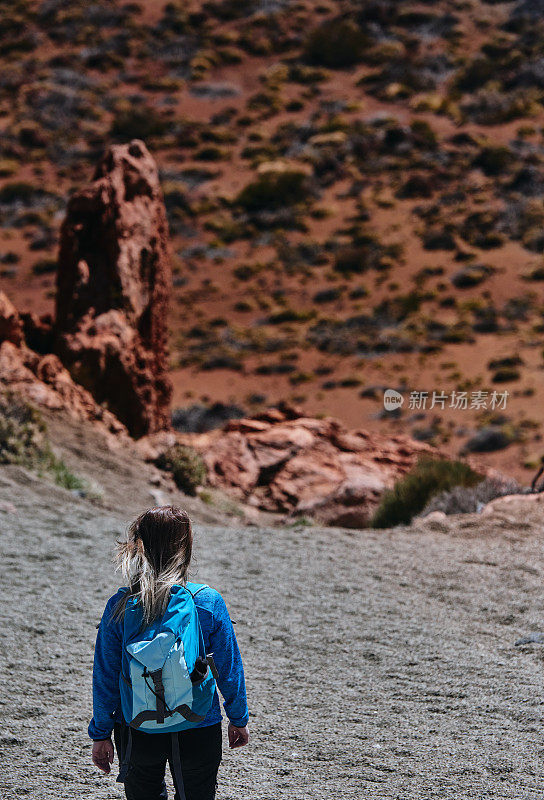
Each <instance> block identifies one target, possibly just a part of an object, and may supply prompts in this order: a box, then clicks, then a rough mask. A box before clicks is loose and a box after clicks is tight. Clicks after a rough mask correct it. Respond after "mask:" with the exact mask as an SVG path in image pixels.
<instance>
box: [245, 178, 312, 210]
mask: <svg viewBox="0 0 544 800" xmlns="http://www.w3.org/2000/svg"><path fill="white" fill-rule="evenodd" d="M306 177H307V176H306V175H305V174H304V173H303V172H296V171H294V170H286V171H285V172H264V173H263V174H262V175H259V177H258V178H257V180H256V181H253V182H252V183H248V185H247V186H245V187H244V188H243V189H242V191H241V192H240V193H239V195H238V197H237V203H238V204H239V205H240V206H242V208H244V209H245V210H246V211H263V210H266V209H276V208H282V207H284V206H293V205H296V204H297V203H301V202H303V201H304V200H306V199H307V197H308V194H309V188H308V182H307V180H306Z"/></svg>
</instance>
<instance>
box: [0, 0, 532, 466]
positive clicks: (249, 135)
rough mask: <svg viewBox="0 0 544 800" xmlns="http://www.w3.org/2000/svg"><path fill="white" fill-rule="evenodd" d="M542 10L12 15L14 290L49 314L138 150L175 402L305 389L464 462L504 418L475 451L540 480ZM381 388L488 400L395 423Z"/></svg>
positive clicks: (321, 409) (154, 7) (20, 9)
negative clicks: (165, 241) (83, 202)
mask: <svg viewBox="0 0 544 800" xmlns="http://www.w3.org/2000/svg"><path fill="white" fill-rule="evenodd" d="M542 15H543V9H542V4H541V3H540V2H527V0H518V1H517V2H506V3H497V2H495V0H487V2H483V1H482V2H478V1H477V0H440V2H433V3H430V2H423V3H414V2H404V1H403V2H394V1H393V0H372V1H370V0H369V2H365V3H356V2H350V1H349V0H345V1H343V2H333V0H326V1H324V2H319V3H310V2H302V1H301V2H288V0H278V2H256V0H210V2H206V3H196V2H195V3H192V4H191V3H185V2H170V3H165V2H162V1H159V0H149V1H148V2H145V3H137V2H132V3H122V2H120V1H119V0H116V1H115V2H113V1H112V0H108V1H107V2H106V0H97V2H94V3H93V4H92V5H89V4H88V3H87V2H80V0H74V1H73V2H70V3H69V4H67V3H65V2H62V0H44V1H43V2H34V0H18V2H16V3H9V4H4V5H3V7H2V9H0V27H1V28H2V30H4V31H5V32H6V36H5V37H4V40H3V43H2V47H1V48H0V66H1V74H2V77H1V79H0V108H1V112H2V113H1V116H0V130H1V132H2V137H1V142H0V215H1V217H2V227H1V230H0V282H1V285H2V288H3V289H5V291H6V292H7V294H8V295H9V297H10V298H11V299H12V300H13V302H14V303H15V305H16V306H17V308H19V309H20V310H21V311H33V312H35V313H38V314H44V313H50V312H51V311H52V310H53V300H54V281H55V277H54V271H55V263H56V255H57V247H58V229H59V225H60V221H61V219H62V217H63V214H64V207H65V204H66V198H67V197H68V196H69V194H70V193H71V192H72V191H74V190H75V189H76V188H78V187H79V186H80V185H81V184H83V183H85V182H86V181H87V180H88V179H89V178H90V176H91V173H92V171H93V167H94V164H95V163H96V161H97V160H98V158H99V157H100V155H101V154H102V152H103V151H104V149H105V148H106V146H107V145H108V144H109V143H111V142H112V141H119V142H126V141H128V140H130V139H131V138H134V137H138V138H142V139H144V140H145V141H146V143H147V145H148V146H149V148H150V149H151V151H152V153H153V155H154V157H155V158H156V159H157V161H158V163H159V165H160V171H161V172H160V174H161V182H162V187H163V191H164V194H165V199H166V205H167V212H168V216H169V225H170V233H171V244H172V252H173V258H174V269H175V291H174V296H173V298H172V301H173V302H172V306H171V312H170V330H171V335H170V340H171V341H170V344H171V371H172V377H173V379H174V385H175V393H174V405H175V406H177V407H186V406H189V405H191V404H193V403H207V402H210V401H216V400H220V401H223V402H229V403H233V404H236V405H238V406H241V407H242V408H243V409H244V410H246V411H249V412H253V411H256V410H259V409H260V408H262V407H263V406H265V405H267V404H271V403H274V402H276V401H278V400H280V399H288V400H290V401H294V402H298V403H302V404H303V405H304V406H305V407H306V408H307V412H308V414H310V415H316V414H321V413H327V414H333V415H335V416H337V417H339V418H341V419H342V420H343V421H344V422H345V423H346V424H347V425H349V426H355V425H357V426H360V425H364V426H365V427H366V428H368V429H370V430H375V431H380V432H383V433H391V432H392V431H395V432H396V431H402V432H403V433H409V434H411V435H414V436H415V437H416V438H418V439H420V440H424V441H427V442H429V443H431V444H435V445H437V446H440V447H445V448H446V449H447V450H448V451H449V452H451V453H455V454H457V453H458V452H459V451H460V449H462V448H463V447H464V445H465V444H466V442H467V441H469V440H471V439H472V438H473V436H474V434H475V433H476V431H477V430H479V429H482V428H485V429H489V427H491V429H492V433H493V432H495V433H498V434H499V436H498V438H497V437H496V438H495V440H494V441H495V445H493V446H496V443H497V442H498V443H499V444H498V446H499V448H500V449H498V450H496V451H493V452H484V453H482V454H481V455H478V456H477V458H479V459H480V460H481V462H482V463H485V464H488V465H491V466H494V467H499V468H500V469H502V470H503V471H505V472H507V473H509V474H511V475H514V476H516V477H518V478H520V479H522V480H523V481H524V482H527V481H528V479H529V477H530V475H531V474H532V472H533V471H534V469H535V467H536V465H537V463H538V460H539V458H540V455H541V451H542V444H541V435H542V433H541V419H540V413H539V412H540V401H539V393H540V391H541V389H542V384H543V372H542V367H543V360H542V348H543V344H544V333H543V332H544V328H543V324H542V313H543V310H544V306H543V303H542V291H541V281H542V279H543V277H544V268H543V263H542V252H543V251H544V238H543V236H542V227H543V223H544V207H543V204H542V194H543V187H544V163H543V158H544V142H543V135H542V130H543V128H544V109H543V105H542V98H543V89H544V77H543V67H542V65H543V57H544V52H543V48H544V45H543V44H542V42H543V41H544V37H543V32H544V28H543V24H544V23H543V22H542ZM388 386H391V387H395V388H401V389H402V390H403V391H404V393H405V397H406V400H407V399H408V393H409V392H410V391H419V390H426V391H429V392H431V393H432V391H433V390H436V391H438V392H444V393H445V394H447V395H448V398H450V396H451V392H452V391H466V392H467V393H468V397H469V403H470V399H471V397H472V395H471V393H472V392H478V391H486V392H488V393H489V395H488V397H487V401H486V405H487V408H482V407H480V408H478V407H476V408H472V409H471V408H468V409H462V408H461V409H454V408H449V407H448V405H446V406H445V407H444V408H441V407H440V404H438V405H437V406H436V407H435V408H434V409H432V410H431V409H429V408H427V409H426V410H423V411H420V410H418V409H410V408H408V402H406V403H405V405H404V408H403V410H402V411H401V412H400V413H398V414H397V413H395V414H391V413H388V412H384V411H383V404H382V387H388ZM505 390H506V391H508V393H509V395H508V398H507V404H506V408H505V409H502V408H498V409H497V408H495V409H493V408H491V407H490V405H491V404H490V402H489V401H490V396H491V392H493V391H497V392H504V391H505ZM484 438H485V437H484ZM486 441H487V442H489V438H487V439H486ZM484 446H485V445H484ZM470 447H471V448H472V449H473V448H481V447H482V445H481V444H480V443H478V441H477V442H475V443H474V442H473V443H472V444H471V445H470Z"/></svg>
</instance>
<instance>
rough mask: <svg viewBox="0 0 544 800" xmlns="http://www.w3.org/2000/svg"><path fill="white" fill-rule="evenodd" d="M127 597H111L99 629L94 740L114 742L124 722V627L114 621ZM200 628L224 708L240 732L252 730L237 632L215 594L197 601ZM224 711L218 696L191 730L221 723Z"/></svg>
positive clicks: (204, 593)
mask: <svg viewBox="0 0 544 800" xmlns="http://www.w3.org/2000/svg"><path fill="white" fill-rule="evenodd" d="M121 597H123V592H122V591H121V590H119V591H118V592H117V593H116V594H114V595H113V597H110V599H109V600H108V602H107V604H106V608H105V610H104V613H103V615H102V619H101V620H100V625H99V626H98V634H97V636H96V645H95V650H94V666H93V718H92V720H91V722H90V724H89V736H90V737H91V739H107V738H109V736H110V734H111V732H112V730H113V726H114V724H115V722H116V720H119V719H121V718H122V717H121V698H120V693H119V673H120V670H121V647H122V642H123V621H122V620H114V619H112V615H113V611H114V609H115V606H116V604H117V602H118V601H119V600H120V598H121ZM195 604H196V607H197V611H198V617H199V620H200V626H201V628H202V634H203V636H204V645H205V647H206V653H212V652H213V658H214V661H215V665H216V667H217V672H218V675H219V680H218V681H217V684H218V686H219V691H220V692H221V694H222V695H223V697H224V703H223V707H224V709H225V713H226V715H227V717H228V718H229V720H230V721H231V722H232V723H233V724H234V725H237V726H238V727H242V726H244V725H246V724H247V722H248V719H249V714H248V710H247V699H246V687H245V680H244V668H243V665H242V658H241V656H240V650H239V649H238V643H237V641H236V636H235V634H234V628H233V627H232V622H231V619H230V617H229V613H228V611H227V606H226V605H225V601H224V600H223V598H222V597H221V595H220V594H219V592H217V591H216V590H215V589H212V588H211V587H209V586H207V587H206V588H204V589H201V590H200V591H199V592H198V593H197V594H196V595H195ZM221 719H222V717H221V708H220V706H219V697H218V694H217V690H216V692H215V696H214V699H213V703H212V707H211V708H210V710H209V711H208V713H207V715H206V717H205V719H204V720H203V721H202V722H196V723H193V724H192V725H191V726H190V727H195V728H202V727H204V726H205V725H214V724H215V723H216V722H221Z"/></svg>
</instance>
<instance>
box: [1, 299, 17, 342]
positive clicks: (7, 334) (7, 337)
mask: <svg viewBox="0 0 544 800" xmlns="http://www.w3.org/2000/svg"><path fill="white" fill-rule="evenodd" d="M22 341H23V323H22V320H21V318H20V316H19V314H18V313H17V311H16V309H15V306H14V305H13V304H12V303H11V301H10V300H9V298H8V297H7V296H6V295H5V294H4V292H0V342H11V343H12V344H14V345H15V346H17V347H18V346H19V345H20V344H21V343H22Z"/></svg>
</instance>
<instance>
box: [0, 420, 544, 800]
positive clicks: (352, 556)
mask: <svg viewBox="0 0 544 800" xmlns="http://www.w3.org/2000/svg"><path fill="white" fill-rule="evenodd" d="M65 427H66V429H68V430H66V429H65V431H64V437H63V439H64V443H65V444H64V446H65V450H64V451H63V455H64V457H65V458H66V459H67V460H69V462H70V464H71V466H72V467H73V468H74V469H75V468H76V467H77V468H78V470H79V472H80V474H82V473H83V470H84V464H85V461H86V462H87V465H88V469H91V468H93V469H94V474H95V475H96V477H97V478H98V479H99V480H100V483H101V484H102V486H103V487H104V500H103V503H102V504H101V505H96V504H95V503H93V502H91V501H90V500H89V499H85V498H84V497H78V496H76V495H77V493H74V492H70V491H67V490H65V489H61V488H59V487H55V486H53V485H52V484H51V483H49V482H47V481H46V480H45V479H39V478H37V477H36V476H35V475H32V474H31V473H28V472H26V471H25V470H23V469H22V468H21V467H14V466H7V467H4V468H3V469H2V472H1V475H0V522H1V526H2V545H1V558H2V563H3V565H4V571H3V576H4V580H3V587H4V594H3V598H2V604H3V610H4V616H5V618H6V619H8V620H9V624H8V625H7V626H5V630H4V634H3V639H4V641H3V643H4V646H3V648H2V652H1V654H0V662H1V668H2V672H3V674H4V675H5V676H7V677H6V680H5V681H4V686H3V691H2V697H1V698H0V704H1V706H2V720H3V721H2V733H1V737H0V741H1V748H0V750H1V758H0V763H2V771H1V772H2V777H1V779H0V786H1V789H2V797H3V798H5V800H15V798H20V797H32V798H33V800H53V798H55V799H56V798H58V797H63V798H66V799H67V800H76V798H81V797H85V798H88V800H106V798H108V799H109V800H114V798H121V794H122V791H121V788H120V787H119V786H118V785H116V784H115V783H114V777H115V776H112V777H110V778H105V777H103V776H101V775H99V774H98V772H97V771H96V770H95V769H94V768H93V767H92V765H91V761H90V741H89V740H88V739H87V737H86V726H87V724H88V719H89V715H90V703H91V694H90V688H91V664H92V654H93V642H94V637H95V633H96V631H95V625H96V624H97V622H98V620H99V618H100V614H101V612H102V610H103V605H104V602H105V600H106V598H107V597H108V596H109V594H110V593H111V592H112V591H113V590H114V589H115V588H116V586H117V581H118V577H116V576H115V575H114V573H113V569H112V565H111V555H112V550H113V546H114V542H115V540H116V539H117V538H119V537H121V536H122V535H123V531H124V529H125V527H126V525H127V523H128V522H129V521H130V520H131V519H132V518H133V516H134V515H135V514H136V512H137V511H139V510H140V509H141V508H142V506H145V505H147V504H149V502H150V500H151V499H152V494H150V490H152V491H156V490H157V487H156V486H154V485H153V484H152V483H151V482H150V480H149V479H150V477H151V476H150V475H149V474H146V472H145V469H144V468H143V467H142V465H141V464H140V463H139V462H137V461H136V459H127V457H126V455H127V454H126V452H125V453H122V452H120V453H118V454H115V453H109V454H105V453H103V454H102V455H101V457H99V453H98V452H97V450H96V444H97V442H96V441H93V439H92V435H91V434H89V433H88V432H86V431H85V426H79V427H78V428H77V429H74V431H73V434H72V433H70V431H69V426H68V424H67V425H66V426H65ZM51 430H52V429H51ZM90 436H91V438H89V437H90ZM77 437H79V439H77ZM159 488H160V490H161V491H162V492H163V496H164V498H165V499H177V500H178V502H179V501H180V500H181V499H182V498H180V497H176V496H175V495H173V494H171V493H170V490H169V489H168V487H165V486H162V487H159ZM183 502H184V504H185V505H187V503H188V504H189V505H188V508H189V510H190V513H191V515H192V516H193V518H194V520H195V536H196V539H195V541H196V560H195V562H194V569H193V573H192V574H193V577H194V578H195V579H197V580H201V581H203V582H204V581H207V582H209V583H211V584H212V585H213V586H215V587H216V588H217V589H219V590H220V591H221V592H222V594H223V595H224V597H225V599H226V601H227V603H228V606H229V610H230V613H231V615H232V618H233V619H234V620H235V621H236V623H237V624H236V635H237V638H238V641H239V644H240V648H241V651H242V654H243V658H244V663H245V670H246V681H247V688H248V696H249V707H250V713H251V716H250V726H251V730H252V741H251V743H250V745H249V747H248V748H244V750H242V751H228V749H227V747H226V745H225V749H224V763H223V766H222V769H221V773H220V784H219V787H220V788H219V797H221V798H222V799H223V800H235V798H239V797H241V796H244V797H249V798H256V797H258V798H261V799H262V800H278V799H280V798H285V799H286V800H287V798H289V800H320V799H321V798H325V797H329V796H330V795H331V792H332V793H333V794H337V795H339V796H342V797H346V798H360V797H361V792H362V793H363V795H364V797H365V798H368V800H385V799H386V798H395V800H398V798H403V800H434V799H435V798H436V799H438V798H446V800H468V799H469V798H482V797H485V798H501V799H503V798H515V800H529V798H534V797H536V796H538V793H539V792H540V790H541V779H540V767H539V759H540V753H541V742H540V731H541V728H542V722H543V712H542V701H541V683H542V645H541V644H538V643H530V642H529V643H526V644H524V645H519V646H516V645H515V642H517V641H518V640H519V639H520V638H522V637H526V636H527V635H530V633H534V632H539V631H542V619H541V614H542V600H541V594H542V592H541V587H542V573H543V570H544V561H543V556H542V548H541V546H540V539H539V537H540V533H541V529H542V510H541V506H542V499H541V497H538V498H537V499H536V500H535V499H534V498H533V499H532V500H531V499H529V500H525V501H519V500H513V501H512V500H509V499H501V500H498V501H495V505H494V507H493V508H492V509H491V510H490V511H489V512H488V513H486V514H485V515H474V514H467V515H462V516H461V515H458V516H451V517H448V518H447V519H436V518H428V519H426V520H424V521H421V520H420V521H419V522H418V523H417V526H416V525H414V526H412V527H397V528H394V529H391V530H385V531H376V530H364V531H348V530H341V529H331V528H328V529H321V528H319V527H313V528H308V527H305V526H304V525H294V526H291V527H289V528H287V527H283V528H281V527H274V528H272V527H270V526H266V525H265V526H260V525H255V526H253V527H249V528H248V527H245V528H242V527H241V526H239V525H237V524H236V521H233V520H231V521H230V524H229V525H228V526H226V521H227V520H226V519H225V517H224V516H223V518H222V519H219V518H218V517H217V516H216V517H214V516H213V513H212V511H210V510H209V509H206V508H205V507H204V506H203V504H201V503H199V502H198V501H197V500H189V499H185V500H183ZM217 523H219V524H217Z"/></svg>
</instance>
